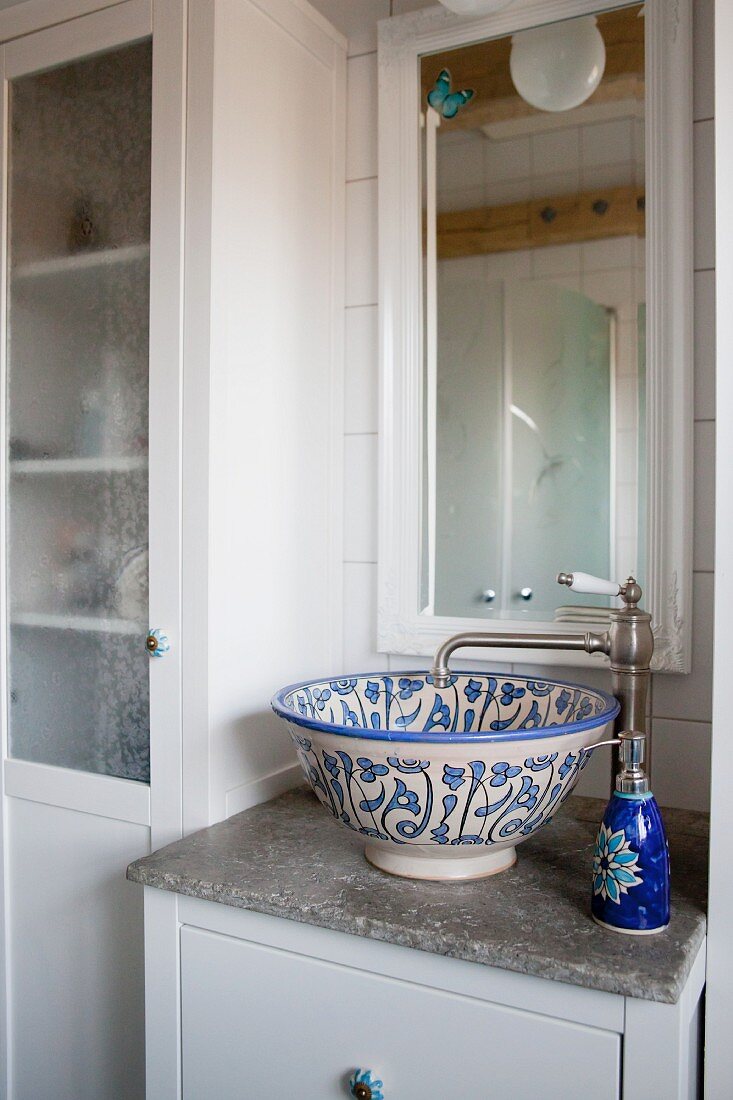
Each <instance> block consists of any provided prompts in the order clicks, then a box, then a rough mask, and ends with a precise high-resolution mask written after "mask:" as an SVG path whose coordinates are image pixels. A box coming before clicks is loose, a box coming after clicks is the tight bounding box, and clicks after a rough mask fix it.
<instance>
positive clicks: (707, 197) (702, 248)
mask: <svg viewBox="0 0 733 1100" xmlns="http://www.w3.org/2000/svg"><path fill="white" fill-rule="evenodd" d="M714 131H715V126H714V123H713V122H696V123H695V124H694V126H693V143H694V188H695V269H696V270H698V269H699V268H707V267H715V132H714Z"/></svg>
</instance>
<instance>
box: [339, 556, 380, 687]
mask: <svg viewBox="0 0 733 1100" xmlns="http://www.w3.org/2000/svg"><path fill="white" fill-rule="evenodd" d="M376 644H377V567H376V565H363V564H357V563H352V562H346V563H345V564H344V667H343V669H342V672H343V674H344V675H345V676H351V675H354V674H355V673H359V672H377V671H379V670H381V669H386V668H388V660H387V656H386V654H384V653H377V651H376Z"/></svg>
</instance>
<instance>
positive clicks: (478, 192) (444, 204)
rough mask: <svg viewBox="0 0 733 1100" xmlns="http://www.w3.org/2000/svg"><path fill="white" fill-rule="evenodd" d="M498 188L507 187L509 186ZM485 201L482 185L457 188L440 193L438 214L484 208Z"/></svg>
mask: <svg viewBox="0 0 733 1100" xmlns="http://www.w3.org/2000/svg"><path fill="white" fill-rule="evenodd" d="M500 186H502V187H508V186H509V184H506V183H505V184H501V185H500ZM486 201H487V200H486V192H485V189H484V186H483V184H481V185H480V186H478V187H459V188H456V189H455V190H452V191H441V192H440V194H439V196H438V213H439V214H443V213H445V212H446V211H448V210H475V209H478V207H480V206H485V205H486ZM490 201H493V200H490ZM500 201H501V200H500ZM505 201H506V200H505Z"/></svg>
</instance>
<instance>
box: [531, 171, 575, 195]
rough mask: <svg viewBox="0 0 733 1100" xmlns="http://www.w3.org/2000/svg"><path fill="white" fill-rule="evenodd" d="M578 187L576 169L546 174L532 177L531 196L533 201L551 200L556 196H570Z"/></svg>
mask: <svg viewBox="0 0 733 1100" xmlns="http://www.w3.org/2000/svg"><path fill="white" fill-rule="evenodd" d="M579 186H580V172H579V171H578V169H577V168H571V169H569V170H568V171H566V172H548V173H547V174H546V175H542V176H533V177H532V187H531V196H532V198H533V199H552V198H555V197H556V196H557V195H572V194H574V193H575V192H576V191H577V190H578V187H579Z"/></svg>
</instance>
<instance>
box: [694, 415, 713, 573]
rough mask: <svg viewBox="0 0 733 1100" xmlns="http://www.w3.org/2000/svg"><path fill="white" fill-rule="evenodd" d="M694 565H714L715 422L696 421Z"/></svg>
mask: <svg viewBox="0 0 733 1100" xmlns="http://www.w3.org/2000/svg"><path fill="white" fill-rule="evenodd" d="M694 531H695V535H694V554H693V562H694V565H693V568H694V569H705V570H708V571H710V572H712V570H713V569H714V568H715V424H714V422H713V421H711V420H705V421H702V422H701V423H699V424H695V521H694Z"/></svg>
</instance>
